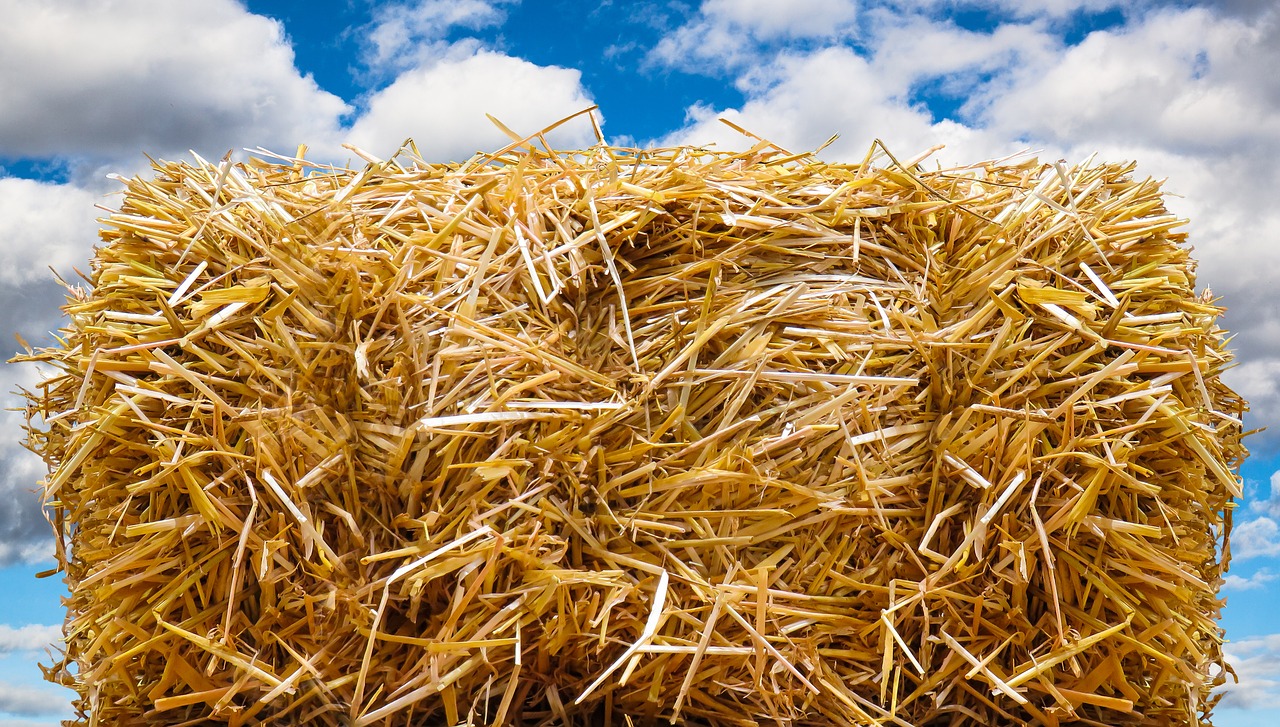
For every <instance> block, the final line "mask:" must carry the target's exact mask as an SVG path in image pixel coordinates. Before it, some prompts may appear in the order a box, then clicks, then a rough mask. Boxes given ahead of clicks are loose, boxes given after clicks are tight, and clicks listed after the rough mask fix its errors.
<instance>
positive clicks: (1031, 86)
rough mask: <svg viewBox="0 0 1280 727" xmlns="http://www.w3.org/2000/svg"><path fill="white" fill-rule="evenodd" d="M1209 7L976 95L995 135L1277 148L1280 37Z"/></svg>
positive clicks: (1113, 38) (1118, 36) (1142, 26)
mask: <svg viewBox="0 0 1280 727" xmlns="http://www.w3.org/2000/svg"><path fill="white" fill-rule="evenodd" d="M1278 20H1280V18H1278V17H1277V15H1276V14H1275V13H1273V14H1271V15H1270V16H1269V17H1268V19H1267V20H1266V21H1265V22H1261V23H1247V22H1245V21H1243V20H1240V19H1237V18H1230V17H1223V16H1220V15H1217V14H1214V13H1213V12H1212V11H1211V10H1209V9H1207V8H1201V7H1196V8H1188V9H1169V10H1162V11H1159V12H1155V13H1152V14H1150V15H1148V16H1144V17H1143V18H1142V19H1140V20H1135V21H1134V22H1132V23H1130V24H1128V25H1125V26H1124V27H1122V28H1119V29H1116V30H1112V31H1101V32H1095V33H1092V34H1090V35H1089V36H1088V37H1087V38H1085V39H1084V40H1083V41H1082V42H1081V43H1080V44H1079V45H1076V46H1074V47H1071V48H1069V49H1066V50H1065V52H1064V53H1062V54H1061V55H1060V56H1058V57H1055V58H1053V59H1052V60H1051V62H1050V63H1048V64H1031V65H1026V66H1022V67H1020V68H1017V69H1014V72H1013V73H1012V74H1011V79H1010V83H1008V84H993V85H992V86H990V87H988V88H987V89H986V90H985V91H984V92H982V93H979V94H977V95H975V99H974V104H975V106H982V107H983V108H982V111H981V114H980V116H981V118H982V120H983V121H984V122H985V124H986V125H987V126H989V127H991V128H993V129H997V130H1001V131H1004V132H1006V133H1010V134H1024V135H1028V136H1032V137H1035V138H1037V139H1043V140H1047V141H1054V142H1058V143H1061V144H1064V145H1075V144H1078V143H1080V142H1081V141H1085V140H1087V141H1090V142H1092V143H1095V144H1096V143H1099V142H1113V143H1114V142H1117V141H1121V142H1132V141H1134V140H1136V139H1141V140H1142V141H1143V142H1144V143H1146V144H1148V145H1151V146H1154V147H1157V148H1164V149H1171V150H1173V149H1176V150H1179V151H1181V152H1184V153H1204V152H1212V153H1223V152H1227V153H1230V152H1233V151H1237V150H1239V149H1241V148H1248V147H1254V146H1256V145H1258V144H1262V143H1266V144H1275V143H1276V142H1277V141H1278V140H1280V78H1277V76H1276V74H1274V73H1272V72H1269V71H1267V70H1266V69H1267V68H1275V67H1277V66H1278V65H1280V43H1277V41H1280V32H1278V30H1277V21H1278Z"/></svg>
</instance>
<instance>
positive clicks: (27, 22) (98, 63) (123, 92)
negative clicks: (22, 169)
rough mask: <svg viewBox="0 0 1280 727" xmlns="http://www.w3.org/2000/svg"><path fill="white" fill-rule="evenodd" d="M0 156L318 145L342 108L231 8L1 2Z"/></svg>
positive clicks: (135, 1) (212, 3) (259, 24)
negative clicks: (8, 70) (19, 69)
mask: <svg viewBox="0 0 1280 727" xmlns="http://www.w3.org/2000/svg"><path fill="white" fill-rule="evenodd" d="M4 7H5V9H4V16H5V17H4V22H3V23H0V68H8V69H16V68H21V69H23V70H22V72H21V73H8V72H7V73H4V74H3V75H0V92H2V94H3V97H4V104H3V105H0V157H10V158H18V157H44V156H52V155H62V156H66V155H82V156H93V157H120V156H124V157H128V158H130V159H132V158H133V157H134V156H137V155H139V152H140V151H146V152H150V153H159V154H168V153H180V152H182V151H185V150H186V149H190V148H195V149H197V150H198V151H201V152H202V153H208V154H212V155H215V156H220V155H221V154H222V153H224V152H225V151H226V150H228V149H231V148H239V147H241V146H256V145H263V146H268V147H275V148H283V149H290V150H291V149H292V148H293V147H294V146H296V145H297V144H298V143H301V142H309V143H323V142H324V141H325V140H327V139H329V138H331V137H332V136H333V135H334V134H335V133H336V129H337V122H338V119H339V117H340V116H341V115H342V114H343V113H345V112H346V111H347V107H346V104H345V103H343V101H342V100H341V99H339V98H338V97H336V96H334V95H333V94H330V93H327V92H325V91H323V90H322V89H320V88H319V86H317V85H316V83H315V81H314V80H312V79H311V78H310V77H309V76H303V75H301V74H299V72H298V70H297V69H296V68H295V66H294V57H293V49H292V47H291V46H290V45H289V43H288V42H287V40H286V39H285V36H284V32H283V30H282V28H281V27H280V25H279V24H278V23H277V22H275V21H273V20H270V19H268V18H265V17H262V16H259V15H253V14H250V13H249V12H248V11H246V10H245V9H244V7H242V6H241V5H240V4H239V3H237V2H235V1H234V0H207V1H206V2H198V3H185V2H184V3H175V2H167V1H166V0H119V1H117V2H110V3H104V2H98V1H97V0H67V1H65V2H57V3H49V2H41V1H40V0H8V1H7V2H5V3H4Z"/></svg>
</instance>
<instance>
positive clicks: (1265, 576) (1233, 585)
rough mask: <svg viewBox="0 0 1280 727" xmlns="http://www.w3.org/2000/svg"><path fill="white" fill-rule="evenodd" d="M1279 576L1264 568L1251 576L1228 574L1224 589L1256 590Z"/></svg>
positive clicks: (1223, 585)
mask: <svg viewBox="0 0 1280 727" xmlns="http://www.w3.org/2000/svg"><path fill="white" fill-rule="evenodd" d="M1277 578H1280V575H1276V574H1275V573H1272V572H1271V571H1269V570H1267V569H1266V568H1262V569H1261V570H1258V571H1257V572H1256V573H1254V574H1253V575H1251V576H1237V575H1228V576H1227V577H1226V578H1225V579H1224V583H1223V584H1222V589H1223V590H1227V591H1256V590H1258V589H1259V588H1262V587H1263V586H1265V585H1266V584H1268V583H1270V582H1271V581H1274V580H1276V579H1277Z"/></svg>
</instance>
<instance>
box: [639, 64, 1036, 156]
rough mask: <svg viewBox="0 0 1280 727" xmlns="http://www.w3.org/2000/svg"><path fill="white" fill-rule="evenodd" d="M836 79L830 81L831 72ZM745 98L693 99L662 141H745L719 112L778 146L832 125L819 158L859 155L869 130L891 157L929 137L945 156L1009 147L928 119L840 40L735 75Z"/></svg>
mask: <svg viewBox="0 0 1280 727" xmlns="http://www.w3.org/2000/svg"><path fill="white" fill-rule="evenodd" d="M834 78H838V79H840V83H839V85H838V86H836V85H833V83H832V79H834ZM738 84H739V87H740V88H741V89H742V90H743V91H744V93H745V94H746V96H747V99H748V100H747V102H746V103H745V104H743V105H742V107H741V108H737V109H712V108H708V107H694V108H692V109H690V110H689V115H688V117H689V121H690V123H689V125H688V126H687V127H686V128H684V129H682V130H680V131H678V132H676V133H675V134H672V135H671V136H669V137H668V138H667V139H664V140H663V141H664V143H692V144H706V143H715V144H717V145H719V146H721V147H726V148H740V147H743V146H749V145H750V144H751V143H752V142H751V140H749V139H744V138H743V137H742V136H741V135H739V134H738V133H737V132H735V131H733V130H732V129H731V128H729V127H728V126H726V125H724V124H722V123H720V122H719V120H718V119H719V118H722V117H723V118H725V119H728V120H729V121H732V122H734V123H735V124H737V125H739V126H741V127H743V128H745V129H747V130H749V131H751V132H752V133H754V134H758V135H760V136H762V137H764V138H766V139H769V140H770V141H773V142H774V143H777V144H779V145H781V146H783V147H784V148H787V149H791V150H793V151H802V150H805V149H813V148H816V147H818V146H819V145H821V144H822V143H823V142H825V141H826V140H827V139H828V138H829V137H830V136H831V135H832V134H833V133H838V134H840V139H838V140H837V141H836V142H835V143H833V144H832V145H831V146H829V147H827V150H826V151H825V152H824V153H823V156H824V157H825V158H827V159H832V160H840V161H854V160H861V159H862V158H863V157H864V156H865V155H866V152H867V149H868V148H869V146H870V144H871V142H872V140H873V139H875V138H881V139H882V140H883V141H884V142H885V143H886V144H888V145H889V148H890V150H892V151H894V153H895V154H896V155H898V156H899V158H907V157H910V156H912V155H914V154H915V153H917V152H920V151H923V150H924V149H927V148H929V147H930V146H933V145H935V144H939V143H942V144H946V145H947V146H948V154H949V156H951V157H953V158H960V157H965V156H967V157H968V158H970V159H973V158H987V157H989V156H995V155H1000V154H1004V153H1008V152H1010V151H1013V150H1015V147H1014V145H1012V144H1008V143H1002V142H1001V141H1000V140H997V139H994V138H992V137H990V136H989V135H988V134H986V133H985V132H983V131H981V130H979V129H973V128H970V127H967V126H964V125H963V124H959V123H956V122H953V121H947V120H943V121H935V120H934V119H933V117H932V116H931V115H930V113H929V111H928V110H927V109H925V108H924V107H922V106H920V105H918V104H914V103H912V102H911V100H910V98H909V97H908V91H909V89H908V88H907V87H905V86H904V85H902V84H898V83H893V82H891V81H890V80H889V79H887V78H886V77H885V76H884V75H882V74H881V73H879V72H878V70H877V69H876V67H875V66H874V65H873V63H872V62H871V61H868V60H867V59H866V58H864V57H863V56H861V55H859V54H858V53H856V52H854V51H853V50H852V49H849V48H846V47H843V46H833V47H830V48H824V49H822V50H819V51H815V52H812V53H805V54H797V55H791V54H785V55H782V56H779V57H778V58H776V59H775V60H774V62H773V63H772V64H771V65H770V66H769V67H767V68H760V69H756V70H755V71H753V72H752V73H750V74H746V75H743V76H741V77H740V78H739V80H738Z"/></svg>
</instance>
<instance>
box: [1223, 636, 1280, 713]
mask: <svg viewBox="0 0 1280 727" xmlns="http://www.w3.org/2000/svg"><path fill="white" fill-rule="evenodd" d="M1226 656H1227V663H1229V664H1231V666H1232V668H1233V669H1235V671H1236V675H1237V677H1238V678H1239V683H1238V684H1236V683H1233V682H1232V681H1231V680H1230V678H1228V680H1227V684H1226V685H1225V686H1223V687H1221V688H1220V691H1223V692H1226V696H1225V697H1223V699H1222V703H1221V706H1222V707H1228V708H1229V707H1235V708H1239V709H1276V708H1280V634H1268V635H1265V636H1255V637H1250V638H1247V639H1241V640H1239V641H1236V642H1234V643H1230V644H1227V646H1226Z"/></svg>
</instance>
